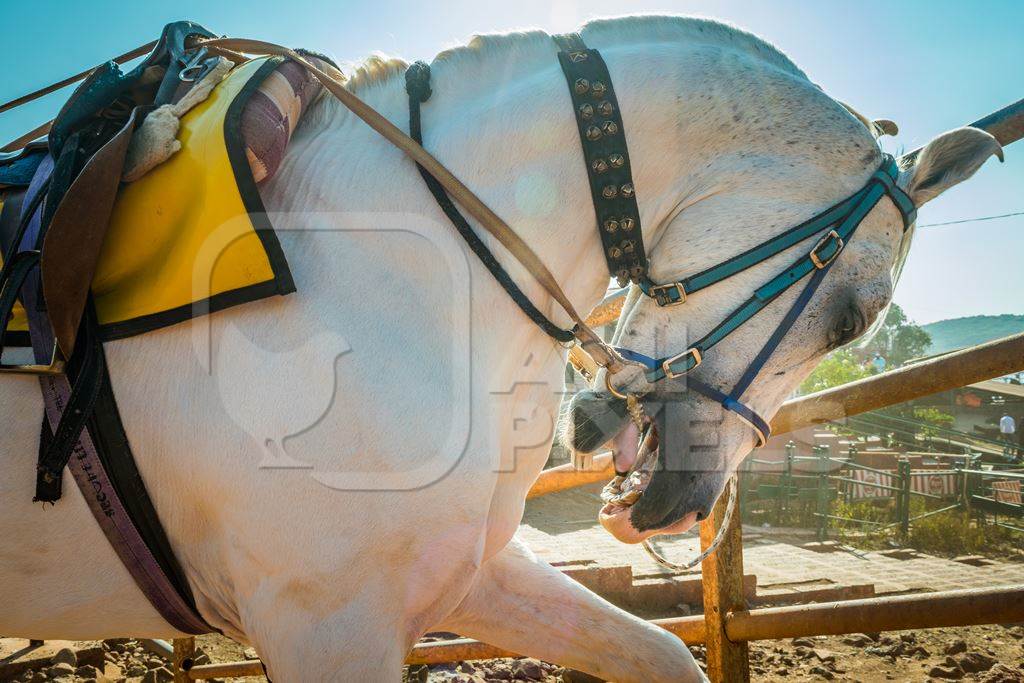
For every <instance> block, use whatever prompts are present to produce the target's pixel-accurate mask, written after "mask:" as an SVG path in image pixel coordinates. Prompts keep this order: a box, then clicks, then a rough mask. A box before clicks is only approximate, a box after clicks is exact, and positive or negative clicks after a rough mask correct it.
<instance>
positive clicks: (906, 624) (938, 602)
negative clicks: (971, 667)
mask: <svg viewBox="0 0 1024 683" xmlns="http://www.w3.org/2000/svg"><path fill="white" fill-rule="evenodd" d="M1021 621H1024V585H1017V586H1008V587H1005V588H980V589H967V590H955V591H940V592H936V593H918V594H913V595H896V596H884V597H876V598H864V599H859V600H841V601H837V602H822V603H812V604H809V605H793V606H788V607H767V608H762V609H755V610H740V611H735V612H732V613H729V614H728V615H727V616H726V618H725V622H726V623H725V633H726V636H727V637H728V639H729V640H730V641H733V642H747V641H752V640H781V639H783V638H798V637H801V636H815V635H839V634H843V633H863V632H869V633H870V632H877V631H902V630H909V629H920V628H944V627H948V626H975V625H980V624H1013V623H1017V622H1021ZM651 623H653V624H655V625H657V626H660V627H662V628H664V629H666V630H667V631H669V632H671V633H674V634H675V635H677V636H679V637H680V638H681V639H682V640H683V641H684V642H685V643H687V644H689V645H699V644H702V643H704V642H706V640H707V638H706V625H705V618H704V616H703V615H697V616H691V617H677V618H673V619H656V620H654V621H652V622H651ZM511 654H512V653H509V652H508V651H507V650H502V649H500V648H496V647H493V646H491V645H487V644H485V643H480V642H478V641H475V640H469V639H459V640H451V641H446V642H442V643H423V644H420V645H416V646H415V647H414V648H413V649H412V652H411V653H410V655H409V657H408V659H407V660H406V662H407V663H409V664H444V663H447V662H457V661H462V660H466V659H491V658H494V657H508V656H511ZM262 673H263V669H262V667H261V666H260V663H259V662H258V661H250V662H229V663H226V664H206V665H202V666H196V667H193V668H192V670H191V671H189V678H190V679H191V680H202V679H206V678H218V677H222V676H258V675H262Z"/></svg>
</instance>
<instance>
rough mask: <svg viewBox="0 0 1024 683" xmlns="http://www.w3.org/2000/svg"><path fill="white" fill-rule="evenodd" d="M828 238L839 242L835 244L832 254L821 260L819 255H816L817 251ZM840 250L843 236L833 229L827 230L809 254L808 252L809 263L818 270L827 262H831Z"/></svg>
mask: <svg viewBox="0 0 1024 683" xmlns="http://www.w3.org/2000/svg"><path fill="white" fill-rule="evenodd" d="M830 239H834V240H835V241H836V242H838V243H839V244H838V245H837V246H836V251H835V253H834V254H832V255H831V256H829V257H828V258H827V259H825V260H822V259H821V257H820V256H818V251H819V250H820V249H821V248H822V247H824V246H825V245H826V244H827V243H828V241H829V240H830ZM842 250H843V238H842V237H840V236H839V233H838V232H836V231H835V230H829V231H828V234H827V235H825V236H824V237H822V238H821V239H820V240H818V243H817V244H815V245H814V248H813V249H811V254H810V256H811V263H813V264H814V267H815V268H817V269H818V270H821V269H822V268H824V267H825V266H827V265H828V264H830V263H832V262H833V261H834V260H835V259H836V256H839V252H841V251H842Z"/></svg>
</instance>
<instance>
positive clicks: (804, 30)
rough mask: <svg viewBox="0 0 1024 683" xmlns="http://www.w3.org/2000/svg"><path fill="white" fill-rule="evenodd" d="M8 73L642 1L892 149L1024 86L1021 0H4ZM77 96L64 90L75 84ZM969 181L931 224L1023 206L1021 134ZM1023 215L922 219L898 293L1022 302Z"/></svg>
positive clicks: (20, 113) (999, 308)
mask: <svg viewBox="0 0 1024 683" xmlns="http://www.w3.org/2000/svg"><path fill="white" fill-rule="evenodd" d="M0 2H2V6H3V15H4V26H5V31H4V44H5V50H4V54H5V56H6V60H5V63H4V78H3V80H2V82H0V101H6V100H8V99H11V98H13V97H15V96H17V95H20V94H22V93H24V92H27V91H29V90H32V89H35V88H37V87H40V86H42V85H46V84H48V83H51V82H53V81H56V80H59V79H60V78H62V77H64V76H66V75H68V74H70V73H74V72H77V71H80V70H82V69H84V68H86V67H87V66H88V65H90V64H96V63H99V62H101V61H104V60H105V59H108V58H109V57H112V56H114V55H116V54H119V53H121V52H124V51H127V50H128V49H131V48H133V47H136V46H137V45H140V44H142V43H145V42H147V41H149V40H152V39H153V38H155V37H157V35H158V34H159V31H160V28H161V27H162V26H163V24H165V23H167V22H169V21H173V20H176V19H192V20H194V21H197V22H199V23H201V24H203V25H205V26H207V28H209V29H211V30H213V31H216V32H218V33H224V34H229V35H232V36H240V37H249V38H260V39H263V40H270V41H273V42H279V43H282V44H285V45H291V46H296V47H306V48H310V49H314V50H319V51H322V52H326V53H327V54H330V55H331V56H333V57H335V58H336V59H338V60H340V61H355V60H358V59H360V58H362V57H365V56H366V55H368V54H370V53H371V52H374V51H381V52H385V53H389V54H395V55H399V56H403V57H406V58H410V59H427V60H429V59H430V58H431V57H432V56H433V55H434V54H435V53H437V52H438V51H439V50H440V49H442V48H444V47H447V46H449V45H451V44H454V43H458V42H462V41H464V40H465V39H466V38H467V37H468V36H469V35H471V34H473V33H482V32H491V31H507V30H510V29H515V28H527V27H538V28H542V29H545V30H548V31H552V32H557V31H566V30H570V29H572V28H574V27H576V26H578V25H579V24H580V23H582V22H583V21H585V20H586V19H587V18H590V17H595V16H607V15H615V14H624V13H630V12H662V13H679V14H695V15H701V16H707V17H713V18H717V19H723V20H726V21H729V22H731V23H734V24H737V25H739V26H742V27H743V28H746V29H748V30H750V31H753V32H754V33H757V34H759V35H761V36H763V37H765V38H767V39H768V40H770V41H772V42H773V43H775V44H776V45H778V46H779V47H780V48H782V50H784V51H785V52H786V53H787V54H788V55H789V56H790V57H791V58H792V59H793V60H794V61H795V62H796V63H797V64H798V65H800V66H801V67H802V68H803V69H804V71H806V72H807V73H808V75H809V76H810V77H811V78H812V80H814V81H815V82H816V83H818V84H820V85H821V86H822V87H824V88H825V90H826V91H827V92H828V93H829V94H831V95H832V96H833V97H835V98H837V99H840V100H843V101H846V102H849V103H851V104H853V105H854V106H856V107H857V108H858V109H860V110H861V111H862V112H864V113H865V114H867V115H868V116H873V117H876V118H880V117H885V118H891V119H893V120H895V121H896V122H897V123H898V124H899V125H900V129H901V131H900V135H899V137H898V138H897V139H896V140H895V141H890V142H888V143H887V144H888V146H889V149H890V150H891V151H899V150H900V149H906V150H909V149H912V148H914V147H917V146H919V145H921V144H923V143H925V142H927V141H928V139H929V138H930V137H932V136H933V135H935V134H937V133H939V132H942V131H944V130H948V129H950V128H954V127H956V126H959V125H962V124H964V123H967V122H969V121H972V120H974V119H976V118H979V117H980V116H981V115H984V114H987V113H989V112H990V111H994V110H995V109H998V108H1000V107H1002V106H1004V105H1006V104H1009V103H1011V102H1013V101H1015V100H1017V99H1019V98H1021V97H1024V69H1021V65H1022V64H1024V40H1022V39H1021V35H1020V29H1021V26H1024V2H1019V1H1018V0H991V1H987V2H986V1H981V2H963V1H962V0H961V1H959V2H953V1H950V0H931V1H925V0H914V1H910V2H906V1H895V2H894V1H892V0H886V1H884V2H880V1H878V0H857V1H856V2H846V1H844V2H838V1H820V0H819V1H816V2H812V1H809V0H804V1H801V0H774V1H772V2H766V1H764V0H761V1H758V2H755V1H754V0H728V1H726V0H721V1H718V2H695V1H684V0H677V1H670V0H650V1H648V2H612V1H611V0H588V1H587V2H585V3H583V2H578V1H576V0H555V1H554V2H550V1H543V0H517V1H516V2H509V3H491V2H469V1H468V0H462V1H458V0H457V1H454V2H446V1H444V0H432V1H431V2H419V1H417V2H411V1H410V0H403V1H397V0H378V1H376V2H348V1H346V0H340V1H339V0H284V1H282V0H273V1H272V0H248V1H247V2H244V3H243V2H235V1H232V0H222V1H221V2H219V3H211V2H209V0H205V1H204V2H193V1H191V0H178V1H177V2H174V3H150V2H136V3H125V2H120V1H119V2H109V1H106V0H75V1H73V2H69V1H63V0H38V1H36V2H15V0H0ZM65 96H66V95H65ZM62 101H63V99H62V98H61V96H60V95H57V96H51V97H49V98H47V99H46V100H44V101H42V102H38V103H34V104H33V105H30V106H26V107H23V108H22V109H19V110H15V111H12V112H6V113H4V114H0V138H2V139H3V140H4V141H6V140H8V139H11V138H14V137H16V136H17V135H19V134H20V133H22V132H24V131H26V130H28V129H29V128H31V127H32V126H34V125H36V124H38V123H41V122H42V121H44V120H46V119H47V118H49V117H50V116H52V115H53V113H54V112H55V111H56V109H57V108H58V107H59V106H60V104H61V102H62ZM1019 144H1020V145H1021V146H1020V147H1019V148H1018V147H1017V146H1016V145H1015V146H1011V147H1010V148H1008V150H1007V154H1006V157H1007V162H1006V163H1005V164H998V163H997V162H995V161H994V160H993V161H992V162H990V163H989V165H988V166H987V167H986V168H985V169H983V170H982V171H981V172H980V173H979V174H978V175H977V176H976V177H975V178H974V179H972V180H971V181H970V182H969V183H967V184H965V185H963V186H961V187H959V188H956V189H954V190H952V191H950V192H949V193H948V194H947V195H945V196H943V197H941V198H939V199H937V200H935V201H934V202H932V203H931V204H928V205H927V206H926V207H924V208H923V209H922V210H921V213H920V218H919V223H922V224H925V223H936V222H944V221H951V220H958V219H962V218H972V217H976V216H983V215H993V214H1002V213H1010V212H1014V211H1024V191H1022V188H1024V143H1019ZM1022 265H1024V216H1018V217H1014V218H1007V219H1002V220H994V221H988V222H982V223H967V224H963V225H955V226H949V227H936V228H922V229H921V230H919V232H918V235H917V237H916V239H915V243H914V247H913V250H912V253H911V256H910V259H909V261H908V264H907V268H906V270H905V272H904V274H903V278H902V280H901V282H900V284H899V287H898V288H897V290H896V301H897V303H899V304H900V305H902V306H903V307H904V309H905V310H906V311H907V313H908V315H909V316H910V317H911V318H912V319H914V320H916V321H918V322H920V323H926V322H931V321H934V320H941V319H943V318H950V317H958V316H963V315H972V314H978V313H984V314H998V313H1024V300H1022V299H1024V298H1022V296H1021V295H1022V293H1024V267H1022Z"/></svg>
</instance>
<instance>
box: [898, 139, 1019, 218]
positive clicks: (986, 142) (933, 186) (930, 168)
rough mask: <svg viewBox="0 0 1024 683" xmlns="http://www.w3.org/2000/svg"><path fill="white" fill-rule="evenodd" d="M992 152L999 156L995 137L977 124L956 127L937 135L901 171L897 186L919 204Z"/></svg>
mask: <svg viewBox="0 0 1024 683" xmlns="http://www.w3.org/2000/svg"><path fill="white" fill-rule="evenodd" d="M992 155H995V156H996V157H998V158H999V160H1000V161H1002V160H1003V147H1002V145H1000V144H999V141H998V140H996V139H995V138H994V137H992V136H991V135H990V134H988V133H986V132H985V131H983V130H981V129H979V128H970V127H964V128H957V129H955V130H951V131H949V132H947V133H943V134H942V135H939V136H938V137H936V138H935V139H934V140H932V141H931V142H929V143H928V144H927V145H925V146H924V149H922V150H921V152H920V154H918V155H917V158H916V159H915V161H914V165H913V166H911V167H910V168H908V169H906V170H904V171H903V173H901V174H900V175H901V178H900V186H902V187H903V188H904V189H905V190H906V191H907V194H909V195H910V197H911V198H912V199H913V200H914V203H915V204H917V205H918V206H921V205H922V204H924V203H925V202H929V201H931V200H933V199H935V198H936V197H938V196H939V195H940V194H942V193H943V192H945V191H946V190H948V189H949V188H951V187H953V186H954V185H957V184H958V183H962V182H963V181H965V180H967V179H968V178H970V177H971V176H972V175H974V172H975V171H977V170H978V169H979V168H981V165H982V164H983V163H985V161H986V160H987V159H988V158H989V157H990V156H992Z"/></svg>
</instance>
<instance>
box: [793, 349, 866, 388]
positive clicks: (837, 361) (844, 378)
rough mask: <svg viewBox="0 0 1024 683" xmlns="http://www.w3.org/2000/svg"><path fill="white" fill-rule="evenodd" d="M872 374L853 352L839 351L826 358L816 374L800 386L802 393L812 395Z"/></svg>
mask: <svg viewBox="0 0 1024 683" xmlns="http://www.w3.org/2000/svg"><path fill="white" fill-rule="evenodd" d="M871 374H873V373H872V371H871V369H870V368H867V367H865V366H864V365H863V364H862V363H861V361H860V359H859V358H857V356H856V355H855V354H854V353H853V351H851V350H850V349H839V350H838V351H835V352H833V353H830V354H829V355H827V356H825V359H824V360H822V361H821V362H820V363H819V364H818V367H816V368H814V372H812V373H811V374H810V375H809V376H808V377H807V379H805V380H804V382H803V384H801V385H800V393H801V394H811V393H814V392H815V391H823V390H825V389H831V388H832V387H838V386H839V385H841V384H846V383H848V382H853V381H854V380H858V379H861V378H863V377H867V376H869V375H871Z"/></svg>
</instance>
